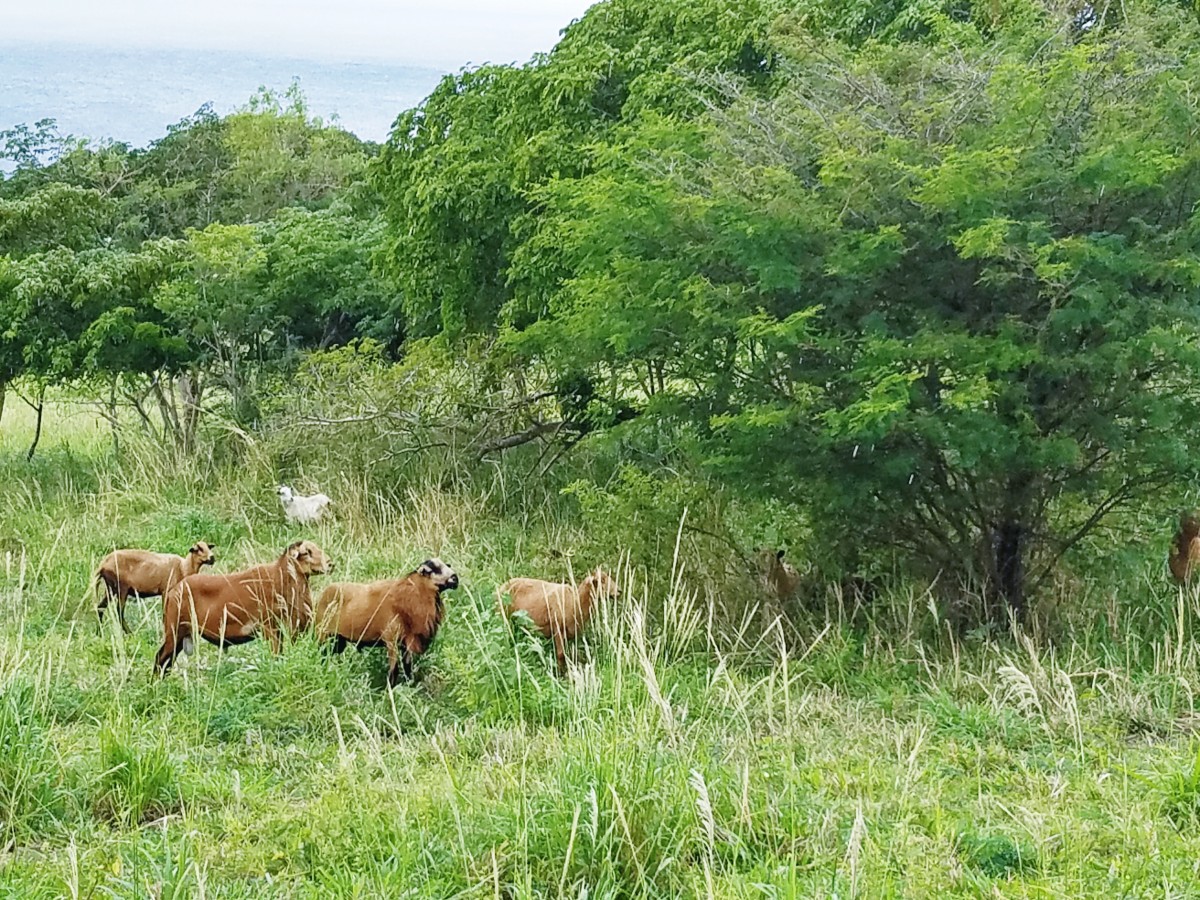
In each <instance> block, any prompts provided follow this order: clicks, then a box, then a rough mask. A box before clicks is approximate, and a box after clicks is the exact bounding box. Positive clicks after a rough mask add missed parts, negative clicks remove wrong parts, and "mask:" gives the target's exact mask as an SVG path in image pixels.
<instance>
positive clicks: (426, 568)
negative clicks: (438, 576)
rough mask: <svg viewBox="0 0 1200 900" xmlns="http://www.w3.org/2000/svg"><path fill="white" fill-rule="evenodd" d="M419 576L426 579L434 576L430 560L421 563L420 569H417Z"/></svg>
mask: <svg viewBox="0 0 1200 900" xmlns="http://www.w3.org/2000/svg"><path fill="white" fill-rule="evenodd" d="M417 574H418V575H420V576H422V577H424V578H429V577H431V576H432V575H433V566H431V565H430V564H429V560H425V562H423V563H421V565H420V567H419V568H418V569H417Z"/></svg>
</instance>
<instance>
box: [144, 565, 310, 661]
mask: <svg viewBox="0 0 1200 900" xmlns="http://www.w3.org/2000/svg"><path fill="white" fill-rule="evenodd" d="M332 567H333V564H332V563H330V562H329V561H328V560H327V559H326V557H325V553H324V552H323V551H322V550H321V548H320V547H318V546H317V545H316V544H314V543H312V542H311V541H296V542H295V543H293V544H291V545H289V546H288V548H287V549H286V550H284V551H283V553H282V554H281V555H280V557H279V558H278V559H277V560H275V561H274V562H271V563H266V564H264V565H261V566H255V567H254V568H251V569H246V570H245V571H242V572H234V573H232V574H230V575H190V576H188V577H187V578H185V579H183V580H182V581H181V582H179V584H177V585H176V586H175V587H174V588H172V589H171V592H170V593H169V594H167V596H166V598H165V599H164V600H163V643H162V647H160V648H159V650H158V655H157V656H156V657H155V658H154V670H155V672H157V673H158V674H160V675H165V674H166V672H167V670H168V669H169V668H171V664H172V663H173V662H174V661H175V657H176V656H178V655H179V653H180V651H182V652H184V653H191V651H192V645H193V637H194V635H195V634H196V633H199V635H200V637H202V638H204V639H205V640H206V641H208V642H209V643H212V644H216V645H217V646H218V647H225V646H226V645H229V644H244V643H245V642H246V641H249V640H253V639H254V637H255V636H256V635H257V634H258V633H259V632H262V634H263V636H264V637H266V639H267V640H268V641H269V642H270V644H271V649H272V650H273V651H275V652H276V653H278V652H279V649H280V643H281V641H280V633H281V631H282V630H284V629H286V630H287V631H289V632H290V633H292V634H295V633H297V632H300V631H303V630H304V629H305V628H307V627H308V625H309V623H310V621H311V618H312V595H311V594H310V592H309V587H308V580H309V578H311V577H312V576H313V575H323V574H325V573H326V572H328V571H329V570H330V569H331V568H332Z"/></svg>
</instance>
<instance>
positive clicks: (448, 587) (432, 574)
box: [417, 556, 458, 594]
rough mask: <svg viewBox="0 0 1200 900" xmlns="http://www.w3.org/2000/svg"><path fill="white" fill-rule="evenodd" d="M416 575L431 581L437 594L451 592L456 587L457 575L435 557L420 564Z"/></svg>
mask: <svg viewBox="0 0 1200 900" xmlns="http://www.w3.org/2000/svg"><path fill="white" fill-rule="evenodd" d="M417 574H418V575H420V576H421V577H422V578H428V579H429V580H430V581H432V582H433V586H434V587H436V588H437V591H438V593H439V594H440V593H441V592H442V591H452V590H454V589H455V588H456V587H458V575H457V573H455V571H454V570H453V569H451V568H450V567H449V566H448V565H446V564H445V563H444V562H442V561H441V560H440V559H438V558H437V557H436V556H435V557H434V558H433V559H427V560H425V562H423V563H421V565H420V566H419V567H418V568H417Z"/></svg>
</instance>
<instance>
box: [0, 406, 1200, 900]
mask: <svg viewBox="0 0 1200 900" xmlns="http://www.w3.org/2000/svg"><path fill="white" fill-rule="evenodd" d="M17 414H19V410H17V409H16V408H15V407H13V406H10V408H9V410H8V411H6V413H5V420H4V422H3V423H0V426H2V427H0V481H2V483H3V484H4V485H5V488H4V490H3V492H0V893H3V892H7V893H8V894H10V895H12V896H19V897H59V896H78V897H85V896H93V897H99V896H119V897H126V896H129V897H132V896H156V897H164V896H175V897H184V896H187V897H193V896H213V897H216V896H220V897H262V896H279V897H328V896H347V897H351V896H359V897H362V896H429V897H481V898H483V897H493V898H494V897H512V898H516V897H531V898H532V897H545V896H566V897H582V896H587V897H593V898H595V897H613V898H616V897H664V898H665V897H681V896H685V897H692V896H695V897H746V898H750V897H755V898H759V897H809V896H834V895H836V896H839V897H853V896H858V897H878V896H892V895H895V896H951V895H962V896H982V895H988V896H993V895H1002V896H1039V897H1041V896H1068V895H1069V896H1113V895H1122V896H1125V895H1136V896H1146V895H1153V896H1162V895H1177V896H1185V895H1188V894H1189V892H1192V891H1193V890H1194V884H1195V882H1196V863H1195V860H1196V859H1197V858H1200V854H1198V853H1197V850H1198V849H1200V824H1198V822H1200V816H1198V814H1197V809H1198V808H1200V806H1198V805H1197V795H1198V794H1200V791H1198V790H1197V787H1196V785H1197V776H1196V772H1197V764H1196V759H1197V750H1196V747H1197V744H1196V743H1195V739H1194V738H1193V733H1194V732H1195V731H1196V729H1197V725H1196V723H1197V722H1200V716H1198V713H1197V710H1196V704H1195V697H1196V694H1197V689H1198V688H1200V658H1198V656H1197V653H1196V651H1195V629H1196V621H1197V616H1198V614H1200V603H1198V600H1197V597H1196V596H1195V595H1194V594H1193V593H1190V592H1187V591H1182V592H1181V591H1176V590H1175V589H1173V588H1170V587H1168V586H1166V585H1165V584H1164V583H1163V582H1162V580H1161V579H1160V578H1158V577H1156V575H1155V568H1154V567H1155V566H1156V565H1158V566H1161V562H1160V561H1156V560H1155V559H1154V555H1155V554H1156V553H1157V549H1155V548H1152V549H1154V553H1151V552H1149V551H1148V552H1147V554H1146V556H1145V559H1144V560H1142V561H1141V562H1138V563H1137V564H1136V565H1135V566H1133V567H1131V568H1128V569H1127V570H1125V571H1122V572H1120V573H1118V576H1117V578H1118V579H1119V580H1118V581H1114V582H1113V583H1112V584H1109V585H1107V586H1106V588H1119V590H1120V596H1121V598H1122V600H1121V602H1120V603H1119V604H1117V605H1116V606H1115V607H1112V608H1111V615H1109V614H1108V613H1105V615H1104V616H1102V617H1101V620H1100V627H1096V628H1082V629H1078V630H1077V631H1074V632H1071V631H1067V630H1066V629H1065V628H1063V627H1061V625H1060V626H1058V627H1057V629H1056V628H1055V627H1047V628H1046V629H1044V630H1043V631H1041V632H1034V633H1031V634H1027V635H1024V636H1019V637H1017V638H1015V639H1014V638H1009V637H1004V636H998V635H993V634H988V633H975V634H962V633H960V632H959V631H957V630H956V629H954V628H947V627H946V626H947V623H946V621H945V611H944V610H942V609H941V608H940V607H939V606H938V605H937V604H936V603H933V602H931V600H930V598H929V597H928V596H927V595H926V594H924V593H923V592H922V591H920V590H919V589H916V588H913V589H903V590H897V591H894V592H892V593H891V594H889V595H887V596H885V597H882V598H880V599H878V600H877V601H876V603H875V604H874V605H873V606H872V607H871V608H870V609H868V610H865V611H859V612H858V613H853V611H852V610H851V609H850V608H849V607H848V606H846V605H842V604H838V603H831V604H829V606H828V608H827V609H826V610H824V611H822V612H816V613H813V614H811V615H810V616H809V617H808V618H804V617H794V618H793V619H792V620H791V621H789V622H787V623H786V624H785V623H779V624H777V625H776V626H774V627H772V628H771V629H769V631H768V632H767V633H765V634H764V633H762V632H761V631H759V630H758V627H759V626H758V622H759V617H758V615H757V611H756V609H755V606H754V601H755V599H756V598H755V597H754V596H753V595H752V594H750V593H749V592H748V591H747V593H746V595H745V596H730V595H726V594H722V596H721V597H720V598H719V600H720V603H715V602H714V594H716V593H720V592H725V591H728V590H730V588H729V585H733V584H736V583H737V582H735V581H733V580H729V581H721V580H719V579H717V578H715V577H714V575H713V572H720V571H722V567H723V565H724V564H723V563H718V562H714V563H713V565H712V566H711V568H705V567H704V560H703V559H699V558H698V557H697V556H696V555H695V547H696V546H697V545H689V544H688V538H687V530H686V527H681V526H680V525H679V523H678V522H677V523H676V525H675V526H674V527H672V528H671V529H670V530H669V531H668V533H667V534H666V535H664V536H663V538H662V540H661V545H662V546H663V547H664V548H667V552H666V554H665V556H664V557H663V559H662V563H661V568H658V569H656V570H649V569H648V568H647V567H646V566H645V565H644V564H643V563H640V562H639V561H638V560H639V559H641V558H642V556H641V554H640V553H639V548H638V547H637V546H633V545H632V544H630V545H628V546H621V545H620V543H613V544H612V545H610V546H607V547H603V546H600V544H599V543H598V538H597V534H600V533H602V532H603V533H612V534H616V535H619V534H620V531H621V529H620V527H619V526H620V523H619V522H614V521H608V522H605V523H604V528H603V529H601V528H599V527H598V526H597V525H596V523H594V522H591V521H589V519H588V518H587V515H585V513H584V511H583V510H582V509H581V507H580V506H579V505H577V504H576V502H575V501H574V500H573V499H572V498H571V497H570V496H565V497H557V496H556V495H554V494H553V493H552V492H548V491H545V490H543V489H540V488H537V487H536V486H532V485H528V484H524V483H521V480H520V479H519V478H517V477H516V474H515V473H516V471H517V470H516V469H511V470H510V469H509V468H506V467H505V466H502V467H501V468H499V469H498V470H494V471H493V472H491V473H489V474H486V475H479V474H473V475H471V476H470V477H463V478H457V477H456V478H451V479H443V478H442V477H441V476H440V474H438V472H440V470H439V469H437V468H436V467H435V468H432V469H424V468H422V466H421V464H420V461H419V460H414V461H413V462H412V463H411V465H410V466H409V467H408V468H406V469H400V470H392V471H391V472H390V473H389V474H388V475H387V480H386V481H381V478H382V477H383V476H381V474H380V473H378V472H372V471H343V470H342V469H341V467H340V466H339V465H338V464H337V458H336V456H334V455H331V456H328V457H323V456H322V454H321V453H320V452H314V453H310V454H305V453H301V452H289V453H287V454H286V460H287V461H286V463H284V462H282V461H281V460H283V456H281V454H280V451H279V448H277V447H275V446H273V445H272V444H271V442H270V441H269V440H267V439H257V438H254V437H252V436H245V437H238V440H239V441H240V442H241V444H242V447H241V449H240V450H239V451H238V452H237V453H236V454H230V456H229V458H228V459H222V454H221V453H219V452H213V453H209V454H207V455H203V454H202V455H201V456H200V457H199V458H197V459H193V460H172V459H170V458H169V457H167V456H165V455H163V454H160V453H158V452H156V451H154V449H153V448H139V447H136V446H131V443H132V442H130V441H128V440H127V441H126V442H125V446H124V447H123V449H122V453H121V455H120V456H119V457H117V456H114V453H113V449H112V443H111V440H109V437H108V435H107V434H106V433H105V432H104V430H103V429H101V428H99V427H97V426H96V425H95V424H94V422H93V421H92V420H91V419H90V418H89V417H87V416H86V415H83V414H78V415H75V414H73V413H72V409H71V408H70V407H65V406H58V407H56V408H55V409H54V411H53V415H52V416H51V418H50V420H49V422H48V425H47V437H46V440H45V444H44V446H43V449H42V450H41V452H40V453H39V456H37V457H35V460H34V462H33V464H32V465H26V464H25V463H24V462H23V458H22V456H21V454H20V453H19V452H18V451H19V450H20V448H21V445H22V442H23V441H24V439H25V437H24V435H25V429H26V428H27V423H26V422H25V421H23V420H22V419H20V418H17ZM10 416H11V418H10ZM318 449H319V448H318ZM282 478H286V479H287V480H289V481H293V482H295V483H296V484H297V486H298V487H302V488H309V487H314V486H319V487H321V488H322V489H323V490H325V491H326V492H327V493H329V494H330V495H331V496H333V497H334V500H335V507H334V508H335V509H336V514H335V516H334V517H333V518H332V519H331V520H330V521H328V522H323V523H321V524H319V525H317V526H315V527H313V528H310V529H297V528H293V527H290V526H288V525H287V524H285V523H284V522H283V521H282V516H281V515H280V512H279V510H278V509H277V507H276V501H275V498H274V496H273V495H272V493H271V490H270V489H271V487H272V486H273V485H274V484H275V483H276V482H277V481H278V480H280V479H282ZM640 527H641V526H639V528H640ZM630 533H635V530H631V532H630ZM301 535H303V536H306V537H311V538H313V539H314V540H316V541H318V542H319V543H320V544H321V545H322V546H323V547H324V548H325V549H326V551H327V552H328V553H329V554H330V555H331V556H332V557H333V558H334V559H335V560H337V563H338V576H339V577H347V578H356V579H364V580H365V579H370V578H375V577H385V576H390V575H395V574H398V573H402V572H404V571H407V570H408V569H409V568H411V567H412V566H413V565H414V564H415V563H417V562H419V561H420V560H421V559H422V558H423V557H424V556H426V555H429V554H434V553H436V554H438V555H440V556H442V557H443V558H444V559H446V560H447V561H448V562H450V563H451V564H452V565H453V566H454V567H455V568H456V569H457V570H458V571H459V572H460V574H461V576H462V579H463V587H462V588H461V589H460V590H459V591H457V592H456V593H453V594H450V595H448V597H447V600H448V618H447V621H446V623H445V625H444V627H443V630H442V632H441V633H440V634H439V636H438V638H437V640H436V641H435V643H434V645H433V648H432V649H431V650H430V652H429V653H427V654H426V655H425V656H424V657H422V658H420V660H419V661H418V665H417V668H418V672H419V673H420V678H419V680H418V682H417V683H416V684H415V685H411V686H410V685H402V686H400V687H398V688H397V689H395V690H393V691H389V690H388V689H387V688H386V685H385V679H384V669H385V665H386V664H385V660H384V658H383V656H382V652H381V651H376V650H367V651H364V652H361V653H356V652H352V651H351V652H347V653H346V654H344V655H342V656H341V657H331V656H329V655H328V654H326V653H324V652H322V650H321V649H320V648H319V647H317V646H316V645H315V643H314V642H313V640H312V638H311V637H310V636H308V635H302V636H300V637H299V638H298V639H297V640H296V641H294V642H293V643H292V644H291V645H289V646H288V647H287V648H286V650H285V652H283V653H282V654H280V655H279V656H272V655H271V654H270V653H269V651H268V649H267V648H266V646H265V645H262V644H260V643H253V644H249V645H246V646H243V647H238V648H234V649H231V650H229V651H227V652H225V653H220V652H218V651H217V650H216V649H215V648H212V647H209V646H201V647H199V648H197V652H196V653H195V655H193V656H192V657H190V658H187V659H185V660H181V661H180V663H179V664H178V666H177V668H176V670H175V671H173V672H172V673H171V674H170V675H169V676H168V677H167V678H166V679H164V680H162V681H158V680H156V679H153V678H152V677H151V673H150V669H151V659H152V656H153V653H154V650H155V648H156V646H157V643H158V639H159V635H158V634H157V632H156V628H157V626H158V618H157V616H158V613H157V609H158V607H157V603H156V602H155V601H145V602H137V601H134V602H133V603H131V606H130V613H131V622H132V623H133V624H134V627H135V631H134V633H133V634H132V635H130V636H125V635H122V634H121V633H120V631H119V629H117V628H116V627H115V625H113V623H111V622H106V623H105V626H104V627H103V628H99V627H98V626H97V623H96V620H95V616H94V611H93V608H92V607H93V599H92V597H91V593H90V588H89V578H90V573H91V571H92V567H93V566H94V564H95V562H96V560H97V559H98V558H99V557H100V556H101V555H102V554H103V553H104V552H106V551H107V550H109V549H111V548H112V547H113V546H114V545H118V544H128V545H134V546H147V547H154V548H158V549H163V550H176V551H178V550H181V549H183V548H185V547H186V546H187V544H188V543H190V542H191V541H193V540H195V539H197V538H208V539H210V540H212V541H214V542H216V543H217V544H218V545H219V548H220V561H219V564H218V568H219V570H221V571H229V570H232V569H234V568H236V567H239V566H241V565H243V564H247V563H250V562H253V561H258V560H262V559H266V558H270V557H271V556H273V555H274V554H275V553H277V552H278V551H279V548H281V547H282V546H283V545H284V544H286V543H287V542H288V541H289V540H291V539H293V538H295V537H299V536H301ZM1151 543H1152V542H1151V541H1150V540H1149V539H1147V545H1148V546H1150V545H1151ZM579 548H585V549H586V550H587V551H588V552H587V553H586V554H584V553H580V552H578V550H579ZM572 551H576V552H574V553H573V552H572ZM600 563H602V564H604V565H606V566H608V567H609V568H610V569H611V570H612V571H613V572H614V573H615V574H616V576H617V577H618V579H619V582H620V586H621V599H620V600H618V601H617V602H614V603H609V604H605V605H602V606H601V607H600V608H599V610H598V612H597V616H596V618H595V620H594V622H593V627H592V628H591V629H590V630H589V632H588V633H587V634H586V635H585V637H584V639H583V640H582V641H580V644H579V646H577V647H576V648H574V649H575V652H576V662H575V664H574V665H572V667H571V670H570V672H569V674H568V676H567V677H566V678H563V679H559V678H556V677H555V676H554V674H553V673H554V655H553V650H552V648H550V647H549V646H548V645H547V644H546V642H544V641H543V640H542V639H541V638H540V636H538V635H536V634H532V633H530V631H529V630H528V629H525V628H521V627H517V628H513V629H510V628H509V627H507V626H506V624H505V623H504V622H503V621H502V620H501V619H500V618H499V617H498V616H497V615H496V614H495V611H494V602H495V601H494V593H493V592H494V588H495V586H496V585H497V584H498V583H500V582H501V581H503V580H505V579H506V578H508V577H510V576H511V575H514V574H530V575H538V576H546V577H568V576H570V575H571V574H575V575H579V574H581V573H582V572H584V571H586V570H587V569H588V568H590V567H591V566H593V565H596V564H600ZM1110 597H1111V592H1109V591H1106V592H1105V593H1104V595H1103V597H1101V598H1096V597H1091V596H1081V597H1079V598H1078V602H1079V604H1080V605H1085V604H1087V603H1094V604H1097V608H1101V609H1105V610H1108V609H1109V608H1110V607H1109V599H1110ZM110 618H111V617H110Z"/></svg>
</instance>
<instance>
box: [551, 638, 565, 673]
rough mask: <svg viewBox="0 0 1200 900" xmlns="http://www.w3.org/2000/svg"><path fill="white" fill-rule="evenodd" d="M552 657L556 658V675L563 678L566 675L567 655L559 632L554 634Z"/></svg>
mask: <svg viewBox="0 0 1200 900" xmlns="http://www.w3.org/2000/svg"><path fill="white" fill-rule="evenodd" d="M554 655H555V656H556V657H558V674H559V676H560V677H561V676H563V675H566V674H567V654H566V648H565V647H564V646H563V636H562V632H561V631H556V632H554Z"/></svg>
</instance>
